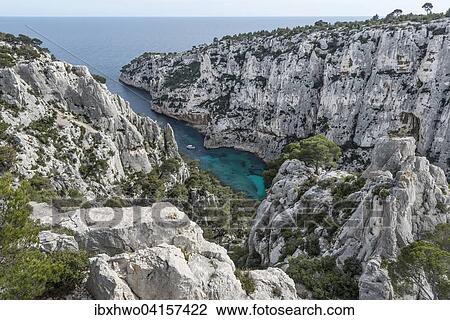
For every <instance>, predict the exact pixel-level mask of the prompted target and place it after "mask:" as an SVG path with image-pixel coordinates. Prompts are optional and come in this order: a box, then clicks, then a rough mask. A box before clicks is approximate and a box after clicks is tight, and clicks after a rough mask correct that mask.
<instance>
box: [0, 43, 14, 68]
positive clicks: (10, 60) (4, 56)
mask: <svg viewBox="0 0 450 320" xmlns="http://www.w3.org/2000/svg"><path fill="white" fill-rule="evenodd" d="M13 54H14V52H13V50H12V49H11V48H9V47H7V46H0V68H10V67H12V66H14V64H15V62H16V61H15V59H14V57H13Z"/></svg>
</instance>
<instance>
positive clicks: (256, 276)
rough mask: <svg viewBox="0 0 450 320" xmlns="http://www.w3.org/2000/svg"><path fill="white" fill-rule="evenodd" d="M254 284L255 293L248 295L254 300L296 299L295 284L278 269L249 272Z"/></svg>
mask: <svg viewBox="0 0 450 320" xmlns="http://www.w3.org/2000/svg"><path fill="white" fill-rule="evenodd" d="M249 276H250V278H251V279H253V281H254V283H255V288H256V289H255V292H254V293H252V294H250V297H251V298H252V299H254V300H277V299H280V300H294V299H297V294H296V289H295V283H294V281H293V280H292V279H291V278H289V277H288V275H287V274H286V273H284V272H283V271H282V270H281V269H278V268H268V269H267V270H253V271H249Z"/></svg>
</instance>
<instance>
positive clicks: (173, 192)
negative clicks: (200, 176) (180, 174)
mask: <svg viewBox="0 0 450 320" xmlns="http://www.w3.org/2000/svg"><path fill="white" fill-rule="evenodd" d="M167 198H169V199H173V200H177V201H187V200H188V199H189V190H188V189H187V188H186V186H185V185H183V184H180V183H178V184H176V185H175V186H174V187H173V188H172V189H170V190H169V192H168V193H167Z"/></svg>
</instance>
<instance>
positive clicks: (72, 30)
mask: <svg viewBox="0 0 450 320" xmlns="http://www.w3.org/2000/svg"><path fill="white" fill-rule="evenodd" d="M319 19H323V20H327V21H329V22H334V21H337V20H341V21H342V20H354V19H355V18H345V17H341V18H332V17H327V18H319V17H298V18H0V31H2V32H9V33H14V34H19V33H22V34H26V35H29V36H30V37H36V38H40V39H41V40H42V41H43V42H44V44H43V46H44V47H47V48H49V49H50V50H51V52H52V53H53V54H54V55H55V56H56V57H57V58H58V59H61V60H65V61H68V62H70V63H72V64H83V65H87V66H89V68H90V70H91V72H92V73H97V74H102V75H104V76H106V77H107V79H108V81H107V86H108V88H109V90H111V91H112V92H115V93H117V94H119V95H121V96H122V97H123V98H124V99H126V100H128V101H129V102H130V104H131V106H132V108H133V109H134V110H135V111H136V112H139V113H142V114H145V115H147V116H149V117H151V118H152V119H155V120H157V121H158V122H160V123H161V124H164V123H170V124H171V125H172V127H173V129H174V132H175V136H176V139H177V142H178V145H179V148H180V152H181V153H183V154H185V155H186V156H188V157H189V158H191V159H194V160H198V161H199V162H200V166H201V167H202V168H203V169H205V170H209V171H211V172H212V173H213V174H214V175H216V176H217V177H218V178H219V180H220V181H222V182H223V183H224V184H226V185H228V186H230V187H232V188H233V189H235V190H237V191H241V192H244V193H246V194H247V195H248V196H250V197H252V198H255V199H262V198H263V197H264V195H265V186H264V181H263V179H262V177H261V174H262V172H263V170H264V167H265V164H264V162H263V161H262V160H261V159H259V158H258V157H256V156H254V155H252V154H250V153H248V152H241V151H237V150H234V149H229V148H220V149H214V150H206V149H205V148H203V136H202V135H201V134H200V133H198V132H197V131H196V130H195V129H193V128H191V127H189V126H188V125H186V124H185V123H183V122H180V121H176V120H173V119H168V118H167V117H164V116H161V115H158V114H156V113H155V112H153V111H151V109H150V103H151V102H150V101H151V97H150V96H149V94H147V93H146V92H143V91H141V90H136V89H132V88H130V87H127V86H125V85H123V84H121V83H119V82H118V81H117V79H118V78H119V73H120V69H121V67H122V66H123V65H125V64H127V63H128V62H129V61H130V60H132V59H133V58H134V57H136V56H138V55H140V54H142V53H143V52H146V51H152V52H174V51H182V50H187V49H190V48H191V47H192V46H194V45H198V44H201V43H205V42H211V41H212V40H213V39H214V37H222V36H224V35H227V34H235V33H241V32H249V31H258V30H272V29H276V28H278V27H293V26H297V25H305V24H311V23H313V22H314V21H317V20H319ZM189 144H192V145H195V146H196V147H197V149H196V150H187V149H186V146H187V145H189Z"/></svg>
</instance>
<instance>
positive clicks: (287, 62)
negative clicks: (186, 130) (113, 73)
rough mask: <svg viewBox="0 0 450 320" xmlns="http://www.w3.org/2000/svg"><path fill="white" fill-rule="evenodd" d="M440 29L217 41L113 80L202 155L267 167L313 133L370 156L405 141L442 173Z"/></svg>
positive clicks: (447, 78)
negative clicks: (224, 154)
mask: <svg viewBox="0 0 450 320" xmlns="http://www.w3.org/2000/svg"><path fill="white" fill-rule="evenodd" d="M449 26H450V20H449V19H445V18H444V19H440V20H435V21H432V22H429V23H419V22H401V23H400V22H398V23H390V24H386V25H377V26H362V27H359V28H355V29H352V28H347V27H337V28H334V29H330V30H319V31H303V32H298V33H295V32H292V33H287V34H283V33H281V34H278V33H276V32H274V33H268V34H267V33H266V34H262V35H254V36H248V37H242V38H239V37H235V38H233V37H225V38H223V39H221V40H216V41H215V42H214V43H212V44H209V45H201V46H198V47H195V48H193V49H192V50H190V51H187V52H181V53H177V54H156V53H147V54H144V55H142V56H141V57H139V58H136V59H135V60H133V61H132V62H131V63H130V64H128V65H127V66H125V67H124V68H123V72H122V75H121V80H122V81H123V82H124V83H127V84H130V85H133V86H136V87H139V88H143V89H145V90H147V91H149V92H150V93H151V94H152V96H153V98H154V103H153V108H154V109H155V110H156V111H158V112H161V113H164V114H166V115H169V116H171V117H174V118H177V119H182V120H185V121H187V122H189V123H191V124H193V125H195V126H196V127H198V128H200V129H201V130H202V131H203V132H204V133H205V145H206V146H207V147H219V146H228V147H236V148H239V149H245V150H248V151H251V152H253V153H256V154H258V155H260V156H261V157H262V158H264V159H272V158H274V157H276V156H277V155H278V154H279V153H280V151H281V150H282V148H283V147H284V146H285V145H286V144H287V143H289V142H292V141H293V140H296V139H299V138H305V137H309V136H311V135H314V134H318V133H322V134H325V135H326V136H327V137H328V138H329V139H331V140H333V141H334V142H335V143H337V144H339V145H341V146H345V147H346V148H348V147H350V148H357V147H360V148H372V147H373V146H374V144H375V143H376V141H377V140H378V139H379V138H380V137H383V136H384V135H385V134H386V133H387V132H405V133H408V134H411V135H412V136H414V137H415V138H416V140H417V150H418V152H419V153H420V154H422V155H424V156H427V157H429V159H431V160H432V162H433V163H435V164H437V165H439V166H440V167H441V168H443V169H444V170H448V169H447V168H448V166H447V164H448V162H449V161H450V160H449V159H450V156H449V151H450V140H449V139H450V138H449V134H448V132H449V126H448V123H449V117H448V113H447V112H446V109H447V107H448V104H449V99H450V95H449V93H450V90H449V88H450V60H449V57H450V54H449V48H450V43H449V41H450V40H449V30H450V27H449ZM325 29H326V28H325ZM447 173H448V172H447Z"/></svg>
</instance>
